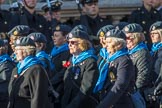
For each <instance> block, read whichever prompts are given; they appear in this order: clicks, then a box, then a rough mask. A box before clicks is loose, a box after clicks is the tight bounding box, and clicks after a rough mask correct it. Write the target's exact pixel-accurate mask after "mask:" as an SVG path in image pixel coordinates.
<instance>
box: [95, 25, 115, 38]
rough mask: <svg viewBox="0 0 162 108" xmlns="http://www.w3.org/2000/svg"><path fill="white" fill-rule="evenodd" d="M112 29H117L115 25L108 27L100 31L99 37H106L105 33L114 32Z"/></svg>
mask: <svg viewBox="0 0 162 108" xmlns="http://www.w3.org/2000/svg"><path fill="white" fill-rule="evenodd" d="M112 29H115V27H114V26H113V25H106V26H104V27H102V28H101V29H100V30H99V31H98V33H97V36H98V37H104V36H105V33H107V32H108V31H109V30H112Z"/></svg>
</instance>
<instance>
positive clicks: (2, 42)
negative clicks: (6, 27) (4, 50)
mask: <svg viewBox="0 0 162 108" xmlns="http://www.w3.org/2000/svg"><path fill="white" fill-rule="evenodd" d="M3 46H5V42H4V41H3V39H0V47H3Z"/></svg>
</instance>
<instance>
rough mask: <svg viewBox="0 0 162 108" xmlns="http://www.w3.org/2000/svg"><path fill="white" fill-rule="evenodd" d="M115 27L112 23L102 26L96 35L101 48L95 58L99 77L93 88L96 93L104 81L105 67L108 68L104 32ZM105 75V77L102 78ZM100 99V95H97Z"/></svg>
mask: <svg viewBox="0 0 162 108" xmlns="http://www.w3.org/2000/svg"><path fill="white" fill-rule="evenodd" d="M112 29H115V27H114V26H113V25H106V26H104V27H102V28H101V29H100V30H99V31H98V33H97V36H98V37H99V39H100V44H101V45H102V48H101V49H100V52H99V54H98V60H97V65H98V70H99V73H100V75H99V79H98V81H97V84H96V86H95V88H94V90H93V92H94V93H97V92H98V91H100V90H101V89H102V88H103V85H104V81H105V80H106V76H107V68H108V63H107V61H108V60H107V58H108V52H107V50H106V46H105V45H106V43H105V34H106V33H107V32H108V31H109V30H112ZM103 77H105V78H103ZM99 98H100V100H101V98H102V96H99Z"/></svg>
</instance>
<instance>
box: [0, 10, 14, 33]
mask: <svg viewBox="0 0 162 108" xmlns="http://www.w3.org/2000/svg"><path fill="white" fill-rule="evenodd" d="M10 29H11V14H10V12H9V11H7V10H1V9H0V33H1V32H4V33H6V32H8V31H9V30H10Z"/></svg>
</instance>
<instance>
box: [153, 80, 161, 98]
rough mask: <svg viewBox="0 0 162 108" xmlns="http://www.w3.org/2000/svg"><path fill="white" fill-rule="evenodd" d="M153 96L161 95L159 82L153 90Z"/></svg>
mask: <svg viewBox="0 0 162 108" xmlns="http://www.w3.org/2000/svg"><path fill="white" fill-rule="evenodd" d="M154 95H156V96H160V95H162V82H160V83H159V84H158V86H157V87H156V88H155V90H154Z"/></svg>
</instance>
